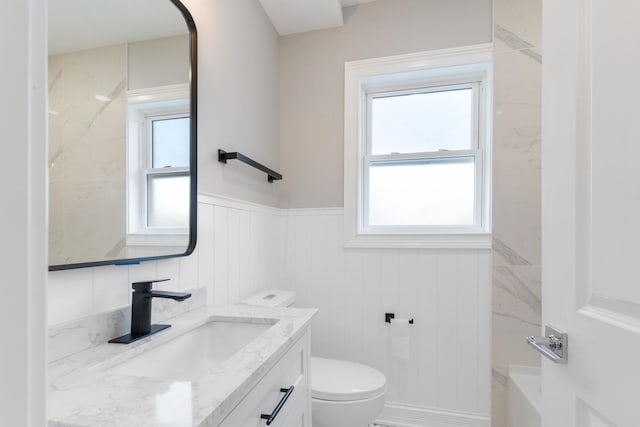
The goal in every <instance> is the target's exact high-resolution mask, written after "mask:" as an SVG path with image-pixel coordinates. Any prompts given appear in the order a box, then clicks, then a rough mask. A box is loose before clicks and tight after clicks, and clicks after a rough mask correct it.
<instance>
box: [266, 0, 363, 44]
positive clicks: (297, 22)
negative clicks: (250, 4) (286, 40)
mask: <svg viewBox="0 0 640 427" xmlns="http://www.w3.org/2000/svg"><path fill="white" fill-rule="evenodd" d="M371 1H375V0H260V3H261V4H262V7H263V8H264V10H265V12H266V13H267V15H268V16H269V19H271V22H272V23H273V26H274V27H275V29H276V31H278V34H280V35H281V36H284V35H287V34H294V33H302V32H305V31H312V30H321V29H324V28H332V27H340V26H342V24H343V23H344V21H343V18H342V8H343V7H349V6H355V5H359V4H362V3H369V2H371Z"/></svg>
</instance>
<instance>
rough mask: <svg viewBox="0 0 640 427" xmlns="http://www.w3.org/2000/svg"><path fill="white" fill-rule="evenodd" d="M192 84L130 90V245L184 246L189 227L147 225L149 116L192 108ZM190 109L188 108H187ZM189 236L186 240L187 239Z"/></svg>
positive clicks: (128, 159)
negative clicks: (190, 100) (150, 226)
mask: <svg viewBox="0 0 640 427" xmlns="http://www.w3.org/2000/svg"><path fill="white" fill-rule="evenodd" d="M189 97H190V86H189V84H177V85H169V86H161V87H154V88H146V89H137V90H130V91H127V109H128V111H127V113H128V114H127V117H128V120H127V127H128V129H127V135H128V141H129V142H128V143H127V245H128V246H156V245H161V246H184V244H185V241H188V234H189V228H188V227H153V228H148V227H146V220H145V218H146V216H147V212H146V204H144V206H141V201H144V200H146V198H147V195H146V188H147V187H146V180H147V175H148V167H147V166H148V164H149V156H150V153H149V152H148V147H147V136H146V134H147V133H148V132H149V129H148V123H147V122H148V120H147V116H149V115H153V114H154V113H155V112H160V114H162V115H171V114H175V115H183V114H184V113H185V111H186V112H188V111H189V105H190V104H189ZM185 109H186V110H185ZM188 170H189V168H171V170H166V171H160V172H156V173H162V172H165V173H176V172H183V171H188ZM185 239H186V240H185Z"/></svg>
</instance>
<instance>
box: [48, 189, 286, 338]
mask: <svg viewBox="0 0 640 427" xmlns="http://www.w3.org/2000/svg"><path fill="white" fill-rule="evenodd" d="M279 221H280V215H279V210H278V209H274V208H268V207H265V206H261V205H254V204H250V203H245V202H235V201H230V200H227V199H222V198H215V197H211V196H206V195H200V196H199V203H198V243H197V245H196V249H195V251H194V252H193V254H191V255H190V256H188V257H181V258H171V259H165V260H159V261H147V262H143V263H141V264H139V265H131V266H106V267H94V268H80V269H75V270H63V271H53V272H49V283H48V297H47V303H48V323H49V325H57V324H59V323H62V322H66V321H70V320H76V319H79V318H82V317H86V316H90V315H93V314H97V313H103V312H105V311H109V310H113V309H116V308H119V307H122V306H125V305H128V304H130V299H131V283H132V282H135V281H140V280H154V279H166V278H169V279H171V281H169V282H163V283H158V284H157V285H156V287H157V288H158V289H166V290H183V289H190V288H195V287H198V286H206V287H207V299H208V303H209V304H219V305H225V304H233V303H236V302H238V301H239V300H240V299H241V298H244V297H246V296H248V295H250V294H251V293H253V292H256V291H258V290H260V289H263V288H266V287H268V286H273V285H274V284H277V283H280V280H279V275H280V269H279V267H280V263H279V261H278V260H279V259H280V256H279V255H280V252H281V251H280V239H279V233H280V227H279V224H280V222H279Z"/></svg>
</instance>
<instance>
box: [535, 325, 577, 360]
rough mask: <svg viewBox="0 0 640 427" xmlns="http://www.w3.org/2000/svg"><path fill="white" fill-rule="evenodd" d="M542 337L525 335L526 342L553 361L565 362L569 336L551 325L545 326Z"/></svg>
mask: <svg viewBox="0 0 640 427" xmlns="http://www.w3.org/2000/svg"><path fill="white" fill-rule="evenodd" d="M544 333H545V336H544V337H535V336H530V337H527V343H528V344H529V345H530V346H531V347H533V348H535V349H536V350H538V351H539V352H540V353H542V354H543V355H544V356H546V357H547V358H549V359H551V360H552V361H554V362H555V363H567V353H568V352H567V346H568V344H569V337H568V336H567V334H565V333H564V332H561V331H560V330H558V329H557V328H554V327H553V326H549V325H547V326H545V328H544Z"/></svg>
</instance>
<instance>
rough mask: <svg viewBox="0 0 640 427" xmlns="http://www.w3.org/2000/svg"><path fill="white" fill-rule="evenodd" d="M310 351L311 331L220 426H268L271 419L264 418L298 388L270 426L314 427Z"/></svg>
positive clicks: (307, 332)
mask: <svg viewBox="0 0 640 427" xmlns="http://www.w3.org/2000/svg"><path fill="white" fill-rule="evenodd" d="M309 351H310V339H309V331H308V329H307V331H306V332H305V333H304V334H303V335H302V337H301V338H299V339H298V340H297V341H296V342H295V343H294V344H293V345H292V346H291V348H289V350H288V351H287V352H286V353H285V354H284V355H283V356H282V357H281V358H280V360H279V361H278V362H277V363H276V364H275V365H274V366H273V367H272V368H271V369H270V370H269V372H267V373H266V374H265V376H264V377H263V378H262V380H260V382H259V383H258V384H256V386H255V387H254V388H253V389H252V390H251V391H250V392H249V393H247V395H246V396H245V397H244V398H243V399H242V401H241V402H240V403H239V404H238V405H237V406H236V407H235V408H234V409H233V411H232V412H231V413H230V414H229V415H228V416H227V417H226V418H225V419H224V420H223V421H222V423H220V424H219V427H262V426H266V425H267V420H266V419H263V418H261V415H262V414H266V415H270V414H272V413H273V412H274V411H275V410H276V407H277V406H278V404H279V403H280V402H281V401H282V400H283V399H284V397H285V395H286V393H285V391H286V390H287V389H289V388H290V387H291V386H293V387H294V389H293V391H292V392H291V393H290V394H289V397H288V398H287V399H286V401H285V402H284V403H283V404H282V405H281V408H280V411H279V412H278V413H277V415H276V416H275V418H274V419H273V421H272V422H271V424H270V427H311V388H310V383H309Z"/></svg>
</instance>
